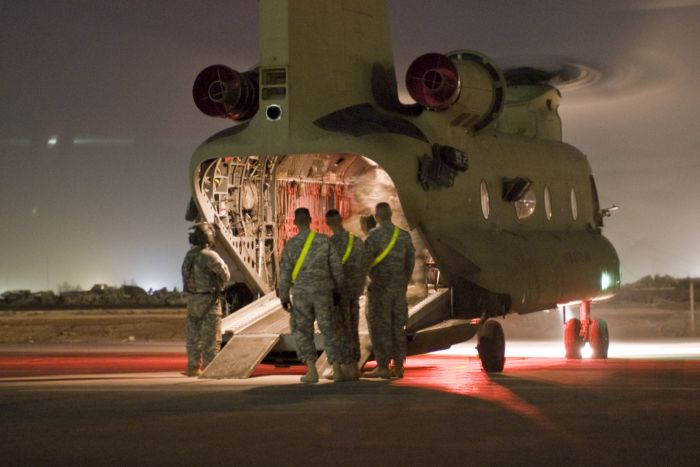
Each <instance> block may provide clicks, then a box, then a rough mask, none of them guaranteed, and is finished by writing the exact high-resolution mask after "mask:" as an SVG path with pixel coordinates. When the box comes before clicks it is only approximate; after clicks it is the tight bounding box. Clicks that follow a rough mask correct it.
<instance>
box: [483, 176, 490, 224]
mask: <svg viewBox="0 0 700 467" xmlns="http://www.w3.org/2000/svg"><path fill="white" fill-rule="evenodd" d="M481 213H482V214H483V215H484V219H488V218H489V214H490V213H491V203H490V201H489V186H488V184H487V183H486V180H482V181H481Z"/></svg>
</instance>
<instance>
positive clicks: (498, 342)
mask: <svg viewBox="0 0 700 467" xmlns="http://www.w3.org/2000/svg"><path fill="white" fill-rule="evenodd" d="M476 349H477V350H478V351H479V359H480V360H481V368H482V369H483V370H484V371H485V372H486V373H500V372H501V371H503V366H504V365H505V363H506V356H505V354H506V337H505V335H504V334H503V328H502V327H501V324H500V323H499V322H498V321H487V322H486V324H484V329H483V330H482V332H481V335H480V336H479V344H478V345H477V347H476Z"/></svg>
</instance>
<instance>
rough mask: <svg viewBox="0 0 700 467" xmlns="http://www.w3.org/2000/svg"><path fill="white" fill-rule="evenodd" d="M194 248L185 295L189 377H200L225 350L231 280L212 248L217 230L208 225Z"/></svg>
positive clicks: (195, 237)
mask: <svg viewBox="0 0 700 467" xmlns="http://www.w3.org/2000/svg"><path fill="white" fill-rule="evenodd" d="M190 243H191V244H192V245H193V247H192V248H191V249H190V251H188V252H187V255H185V260H184V261H183V263H182V282H183V291H184V292H185V293H187V294H188V295H187V371H186V373H185V374H186V375H187V376H199V375H200V374H201V369H200V364H201V365H202V368H206V367H207V365H209V363H210V362H211V361H212V360H213V359H214V357H215V356H216V354H217V352H218V351H219V348H220V347H221V300H220V297H221V290H222V288H223V285H224V283H226V281H228V280H229V278H230V274H229V270H228V267H227V266H226V263H224V261H223V260H222V259H221V257H220V256H219V254H218V253H217V252H215V251H214V250H212V249H211V248H210V247H212V246H213V245H214V230H213V229H212V227H211V225H209V224H208V223H206V222H201V223H199V224H195V226H194V230H193V231H192V233H190Z"/></svg>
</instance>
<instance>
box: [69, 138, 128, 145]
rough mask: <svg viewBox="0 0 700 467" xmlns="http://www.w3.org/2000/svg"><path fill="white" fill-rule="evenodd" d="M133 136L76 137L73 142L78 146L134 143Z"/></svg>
mask: <svg viewBox="0 0 700 467" xmlns="http://www.w3.org/2000/svg"><path fill="white" fill-rule="evenodd" d="M134 141H135V140H134V139H133V138H74V139H73V144H75V145H76V146H88V145H95V146H97V145H102V146H119V145H127V144H134Z"/></svg>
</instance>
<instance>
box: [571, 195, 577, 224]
mask: <svg viewBox="0 0 700 467" xmlns="http://www.w3.org/2000/svg"><path fill="white" fill-rule="evenodd" d="M571 217H573V219H574V220H576V219H578V201H577V200H576V190H574V189H573V188H572V189H571Z"/></svg>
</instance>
